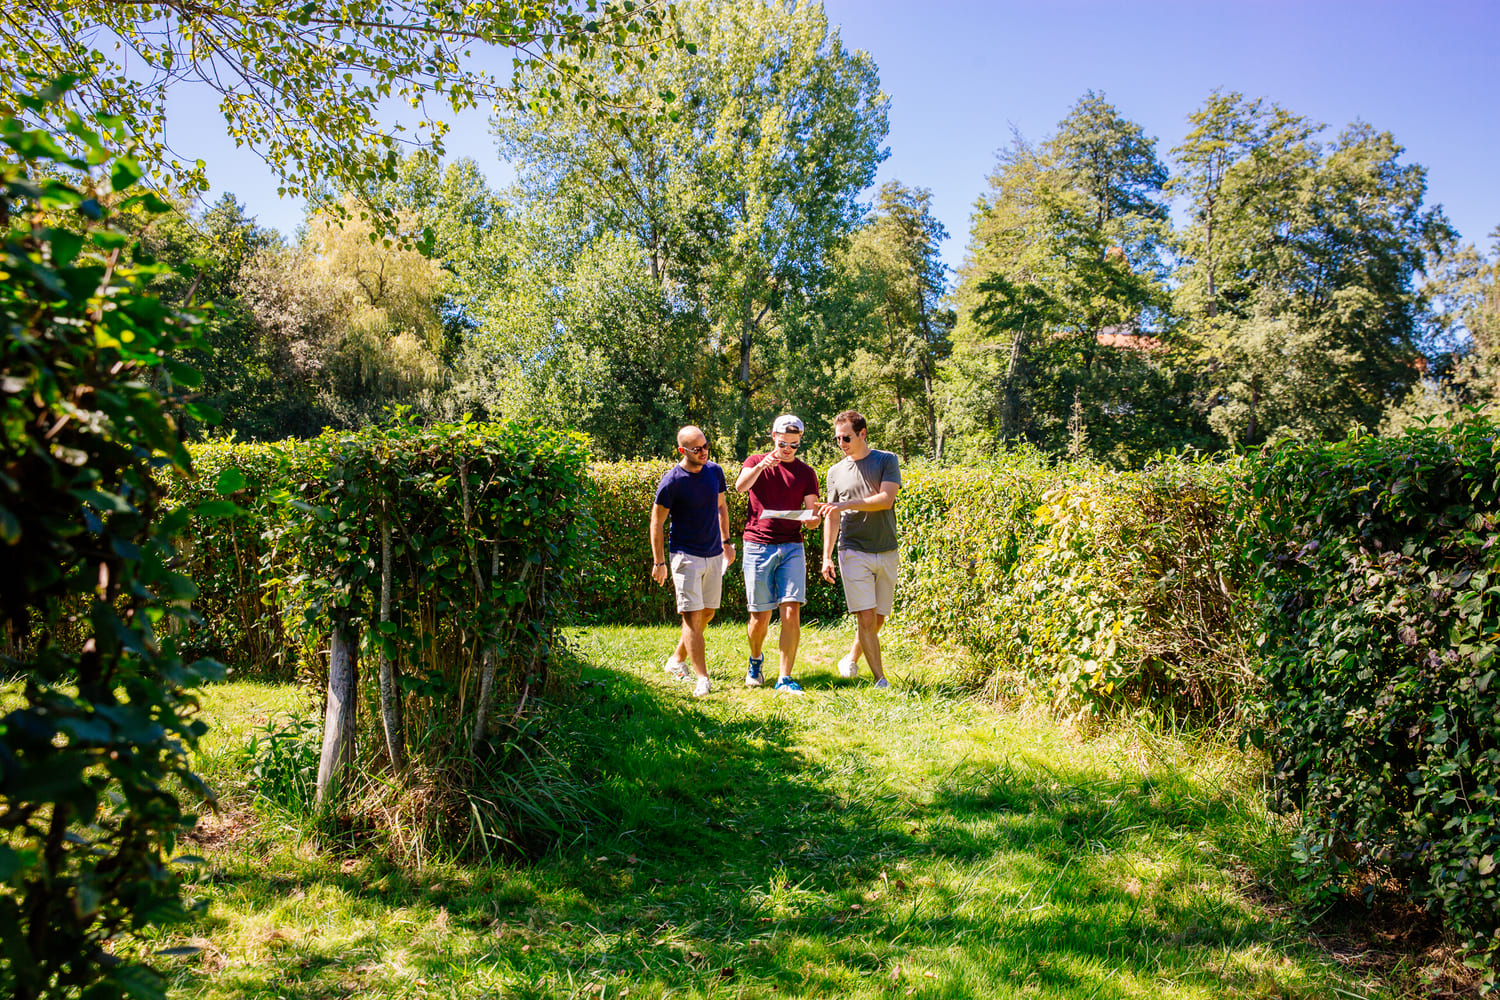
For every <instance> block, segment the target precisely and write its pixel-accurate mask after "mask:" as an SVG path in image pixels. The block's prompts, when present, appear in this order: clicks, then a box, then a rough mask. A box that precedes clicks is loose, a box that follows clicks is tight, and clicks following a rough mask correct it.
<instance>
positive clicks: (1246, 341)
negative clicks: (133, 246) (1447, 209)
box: [147, 4, 1500, 467]
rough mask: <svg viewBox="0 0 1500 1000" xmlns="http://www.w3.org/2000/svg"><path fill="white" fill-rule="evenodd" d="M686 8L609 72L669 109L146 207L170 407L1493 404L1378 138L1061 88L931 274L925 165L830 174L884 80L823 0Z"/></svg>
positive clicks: (517, 116) (1267, 431)
mask: <svg viewBox="0 0 1500 1000" xmlns="http://www.w3.org/2000/svg"><path fill="white" fill-rule="evenodd" d="M680 17H681V19H682V20H681V25H680V27H681V28H682V30H683V31H684V32H686V34H687V36H688V37H692V38H697V39H700V41H699V42H698V44H697V46H696V50H695V51H693V52H690V51H688V50H687V49H673V50H672V51H668V52H662V53H661V54H660V57H659V58H656V59H654V60H651V61H645V62H644V63H643V65H639V66H637V65H635V64H633V63H626V64H625V65H623V66H621V67H609V70H610V72H612V73H614V72H616V71H618V76H617V77H616V78H617V80H618V85H619V88H620V89H619V97H620V99H621V100H622V101H624V102H625V103H627V104H628V103H629V102H630V101H631V100H632V99H635V98H639V99H640V100H641V101H642V102H648V100H649V99H654V98H653V95H659V94H663V93H669V94H672V95H674V100H673V103H672V105H671V107H672V108H673V110H672V112H671V113H670V114H661V115H641V116H636V117H629V116H627V117H625V118H622V119H607V120H606V119H600V118H598V117H596V116H594V115H591V114H590V113H589V112H588V111H587V110H586V108H581V107H580V106H579V105H578V104H577V103H576V102H568V101H561V102H552V103H549V104H546V105H545V106H538V107H536V108H520V109H514V110H511V111H507V112H504V113H502V114H500V115H499V116H498V117H497V118H496V119H495V121H494V125H493V127H494V129H495V132H496V135H497V139H498V142H499V152H500V155H501V156H502V157H504V158H505V159H506V160H507V161H508V162H509V163H510V164H511V166H512V167H513V168H514V170H515V180H514V182H513V183H512V184H511V185H510V186H509V187H508V188H506V189H504V190H502V191H495V190H491V189H490V188H489V187H488V185H487V183H486V181H485V179H484V177H483V175H482V173H481V171H480V167H479V165H478V164H476V163H474V162H473V161H470V160H460V161H457V162H454V163H450V164H447V165H446V166H445V165H444V164H442V163H441V162H440V161H438V160H437V159H436V158H434V157H432V156H430V155H427V154H422V153H417V154H413V155H411V156H409V157H407V158H405V159H403V160H401V161H400V163H399V164H398V166H397V168H396V170H395V177H394V179H393V180H390V181H388V182H386V183H385V184H384V185H383V186H377V187H376V188H374V189H370V190H362V191H360V192H357V193H356V192H354V191H337V190H329V191H326V192H325V193H324V195H323V196H322V197H320V198H315V199H313V201H312V203H311V207H310V210H309V213H308V217H307V219H306V222H305V224H304V226H303V227H302V228H301V229H300V230H299V231H298V234H297V236H296V238H295V239H293V240H290V241H289V240H287V239H284V238H283V237H281V236H280V235H279V234H277V233H275V232H272V231H267V230H265V229H263V228H261V227H259V226H257V225H256V224H255V222H254V220H253V219H251V218H248V217H247V216H246V213H245V210H244V208H243V207H242V206H241V205H240V204H239V203H238V202H236V201H235V200H234V199H233V197H232V196H227V195H226V196H225V197H224V198H223V199H221V201H220V202H219V203H218V204H216V205H214V206H213V207H212V208H210V209H208V210H207V211H206V212H203V213H200V214H198V215H197V216H196V217H193V218H187V217H184V218H181V219H179V220H177V221H176V222H175V223H170V224H160V223H158V224H157V225H156V226H155V228H153V229H152V231H151V232H150V233H149V234H148V238H147V244H148V248H149V250H150V251H151V252H153V253H155V254H157V255H158V256H159V257H161V258H163V259H165V260H167V261H169V262H171V263H173V264H176V265H178V266H179V270H180V271H181V272H182V274H183V277H181V278H178V279H174V280H177V281H179V282H181V289H180V291H181V292H182V293H183V294H186V290H187V287H188V283H189V282H191V281H193V280H195V276H196V280H197V281H198V285H197V288H196V293H195V294H196V295H197V297H198V299H199V300H200V301H202V300H205V299H207V300H211V301H213V302H215V303H216V304H217V308H216V310H215V313H214V317H213V319H212V321H211V324H210V327H211V328H210V330H209V333H208V340H209V345H210V349H209V350H208V351H206V352H199V353H198V354H196V355H195V357H194V358H193V359H192V360H193V361H194V363H195V364H196V365H197V367H199V368H201V369H202V370H203V371H204V373H205V380H204V385H203V400H204V401H205V402H207V403H209V404H211V405H213V406H214V407H216V408H217V409H218V410H220V411H221V412H222V413H223V415H224V421H223V423H221V424H220V425H219V426H218V427H217V428H214V427H210V426H208V425H199V426H197V427H195V432H196V433H199V434H202V435H222V434H225V433H228V432H233V433H235V434H238V435H239V436H240V437H242V438H249V439H261V440H267V439H278V438H282V437H285V436H287V435H296V436H311V435H314V434H316V433H317V432H319V431H321V430H322V429H323V428H324V427H325V426H332V427H336V428H354V427H358V426H363V425H365V424H367V423H368V422H370V421H371V419H373V418H374V417H376V416H377V415H378V414H379V413H380V412H381V410H382V409H383V408H384V407H386V406H388V405H390V404H393V403H402V404H407V405H410V406H412V407H414V408H415V410H416V412H417V413H418V414H419V415H420V414H426V415H428V416H430V417H432V418H439V417H453V416H455V415H457V414H459V413H462V412H473V413H475V414H477V415H479V416H481V417H489V418H495V419H498V418H509V417H535V418H540V419H541V420H543V421H545V422H546V423H548V424H551V425H554V426H572V427H577V428H580V429H582V430H584V431H586V432H588V433H589V434H590V436H591V438H592V440H593V445H594V449H595V453H596V454H597V455H598V456H599V457H602V458H611V459H613V458H630V457H642V456H647V455H655V454H662V453H663V449H664V448H666V447H668V445H669V442H670V440H671V434H672V432H673V431H674V430H675V428H676V427H678V426H679V425H681V424H684V423H689V422H692V423H697V424H700V425H701V426H703V427H704V428H705V430H706V431H707V432H708V434H709V437H710V440H711V441H712V442H713V443H714V444H715V445H716V446H717V447H718V449H719V450H720V451H721V452H728V451H733V452H734V453H735V454H736V455H743V454H745V453H747V452H748V450H749V448H750V447H751V445H752V444H753V443H754V442H755V441H756V440H758V439H759V438H760V437H762V436H763V433H764V428H765V427H766V426H767V424H768V418H769V417H770V416H771V415H773V414H775V413H778V412H782V411H786V410H791V411H794V412H797V413H799V414H800V415H802V416H803V418H804V419H806V420H809V421H810V422H811V424H812V426H813V427H817V426H818V424H819V422H820V421H826V420H827V418H828V417H830V416H831V415H832V414H834V413H836V412H837V411H839V410H841V409H843V408H846V407H850V406H853V407H857V408H859V409H861V410H862V411H864V412H865V413H866V414H867V415H868V416H869V417H870V419H871V423H872V426H873V428H874V435H873V439H874V440H876V441H877V442H878V443H879V444H881V445H882V446H884V447H888V448H892V449H894V450H896V451H899V452H900V453H902V454H903V455H904V456H906V457H908V458H914V457H917V456H925V457H928V458H932V459H936V460H939V461H943V462H952V461H966V460H972V459H975V458H979V457H984V456H989V455H993V454H995V453H996V452H997V451H999V450H1001V449H1002V447H1003V446H1005V445H1007V444H1010V443H1019V442H1027V443H1030V444H1031V445H1033V446H1035V447H1036V448H1038V449H1040V450H1041V451H1043V452H1044V453H1047V454H1051V455H1068V456H1071V457H1077V458H1091V459H1095V460H1101V461H1106V462H1108V463H1111V464H1113V465H1116V466H1121V467H1134V466H1137V465H1139V464H1140V463H1141V462H1142V461H1143V460H1145V459H1147V458H1149V457H1150V456H1151V455H1153V454H1155V453H1156V452H1158V451H1162V450H1168V449H1179V448H1183V447H1192V448H1196V449H1199V450H1202V451H1220V450H1240V449H1243V448H1245V447H1248V446H1255V445H1258V444H1261V443H1263V442H1266V441H1268V440H1272V439H1275V438H1277V437H1279V436H1284V435H1289V434H1290V435H1296V436H1299V437H1303V438H1313V439H1324V440H1336V439H1340V438H1342V437H1344V436H1345V435H1347V434H1348V433H1350V432H1351V431H1352V430H1354V429H1355V428H1361V429H1364V430H1367V431H1380V430H1381V429H1391V428H1399V427H1402V426H1405V425H1407V424H1409V423H1411V422H1413V421H1414V420H1416V419H1419V418H1422V417H1425V416H1439V417H1441V418H1443V419H1445V420H1446V419H1447V418H1448V416H1450V415H1451V414H1453V413H1454V412H1456V411H1457V410H1458V409H1459V407H1460V406H1461V405H1462V404H1466V403H1472V404H1487V403H1489V402H1490V401H1491V400H1492V399H1494V398H1495V396H1496V392H1497V388H1496V380H1495V376H1494V374H1493V372H1494V360H1495V357H1496V352H1497V350H1500V282H1497V275H1500V256H1497V255H1496V254H1495V253H1494V252H1489V253H1486V252H1481V251H1477V250H1475V249H1474V248H1473V247H1472V246H1470V245H1464V244H1461V243H1460V241H1459V238H1458V234H1456V233H1455V232H1454V230H1453V229H1452V227H1451V226H1450V225H1449V224H1448V222H1447V221H1446V219H1445V218H1444V216H1443V214H1442V211H1441V209H1440V208H1438V207H1433V206H1428V205H1427V204H1426V203H1425V196H1426V175H1425V170H1424V169H1423V167H1421V166H1420V165H1418V164H1414V163H1410V162H1407V161H1406V159H1405V158H1404V150H1403V149H1402V147H1401V146H1400V145H1399V144H1398V143H1397V141H1396V139H1395V138H1394V137H1393V136H1391V135H1390V134H1389V133H1385V132H1381V131H1379V130H1378V129H1377V128H1375V127H1372V126H1370V125H1367V124H1364V123H1359V122H1357V123H1355V124H1352V125H1350V126H1348V127H1347V128H1345V129H1343V130H1342V131H1339V132H1336V133H1334V132H1331V131H1329V130H1328V129H1326V128H1325V127H1324V126H1323V125H1320V124H1318V123H1315V122H1312V121H1310V120H1308V119H1307V118H1304V117H1302V116H1300V115H1298V114H1296V113H1294V112H1293V111H1290V110H1288V109H1285V108H1282V107H1280V106H1279V105H1276V104H1275V103H1273V102H1271V101H1270V100H1268V99H1260V98H1248V97H1245V96H1243V95H1240V94H1236V93H1225V92H1217V91H1216V92H1214V93H1212V94H1210V95H1208V97H1207V99H1206V100H1205V102H1204V103H1203V105H1202V106H1201V107H1199V108H1197V109H1196V110H1191V111H1188V110H1187V109H1185V114H1187V117H1188V119H1189V122H1190V126H1191V128H1190V131H1189V132H1188V133H1187V135H1186V137H1185V138H1184V139H1183V141H1182V143H1181V144H1180V145H1178V146H1176V147H1174V148H1172V149H1170V150H1162V149H1160V148H1159V147H1158V144H1157V142H1156V140H1155V139H1154V138H1153V137H1151V136H1148V135H1146V134H1145V132H1144V131H1143V130H1142V128H1141V126H1140V125H1138V124H1136V123H1134V122H1132V121H1131V120H1130V119H1129V118H1128V117H1127V113H1128V109H1125V110H1124V111H1122V110H1121V109H1117V108H1116V107H1115V106H1114V105H1113V104H1111V103H1110V102H1109V101H1108V100H1107V99H1106V97H1105V96H1104V95H1102V94H1099V93H1095V92H1093V91H1090V92H1088V93H1086V94H1084V95H1083V97H1081V98H1080V99H1079V101H1078V102H1077V103H1076V104H1075V105H1074V106H1073V108H1072V109H1071V110H1070V111H1069V112H1068V114H1067V115H1066V117H1064V118H1063V119H1062V120H1061V121H1060V122H1059V123H1058V124H1057V127H1056V129H1055V130H1054V131H1053V133H1052V134H1050V135H1047V136H1043V137H1039V138H1034V139H1028V138H1023V137H1021V136H1016V137H1014V138H1012V139H1011V141H1010V142H1009V144H1008V145H1006V146H1005V148H1004V150H1003V151H1002V152H1001V154H1000V155H999V157H998V160H997V163H996V165H995V169H994V171H993V172H992V174H991V175H990V177H989V183H988V187H987V188H986V189H985V190H984V191H982V192H979V193H978V195H977V200H976V202H975V210H974V214H973V216H972V221H971V225H970V231H969V233H968V244H967V247H968V248H967V252H966V255H965V258H964V262H963V264H962V265H961V266H960V267H959V268H958V269H957V271H956V273H949V272H948V271H947V269H945V268H944V266H943V265H942V264H941V261H940V257H939V251H940V246H941V244H942V242H943V240H945V239H946V238H947V237H948V235H949V234H947V233H946V232H945V231H944V229H943V227H942V225H941V224H940V223H939V222H938V221H937V220H936V219H935V218H934V217H933V215H932V213H931V204H930V201H931V199H930V193H929V192H928V191H927V190H925V189H923V188H921V187H913V186H907V185H904V184H901V183H898V182H894V181H893V182H890V183H887V184H885V185H884V186H882V187H881V188H880V189H879V190H878V191H877V192H876V193H875V194H874V196H873V203H866V202H865V201H863V200H862V199H864V198H867V197H869V194H868V188H869V185H870V184H871V182H872V180H873V178H874V176H875V170H876V167H877V166H878V164H879V163H880V161H881V160H882V159H883V158H884V155H885V151H884V148H883V143H884V141H885V138H886V135H887V122H886V113H887V106H888V99H887V98H886V97H885V96H884V95H882V93H881V91H880V86H879V79H878V75H877V68H876V66H875V65H874V63H873V61H872V60H871V59H870V57H869V56H868V55H866V54H864V53H861V52H851V51H849V50H846V49H845V48H844V47H843V46H842V44H841V42H840V41H839V37H838V33H837V31H836V30H833V29H831V28H830V26H829V25H828V23H827V21H826V18H825V16H824V14H823V13H822V11H821V10H820V9H819V8H818V7H816V6H815V5H812V6H798V7H796V8H795V9H793V8H792V7H791V6H790V5H788V4H770V5H759V4H694V5H684V8H683V9H682V10H681V11H680ZM600 58H601V59H603V58H604V57H603V56H600ZM601 68H603V67H601ZM1004 139H1005V137H1003V136H997V137H996V141H997V143H999V142H1003V141H1004ZM369 206H373V207H375V208H377V209H379V210H380V211H379V212H378V213H376V214H375V215H371V216H370V219H364V218H363V217H362V213H364V212H365V210H366V209H367V208H368V207H369ZM382 213H383V214H382ZM381 217H384V218H395V219H397V220H399V229H400V233H399V234H398V235H397V236H396V237H394V238H391V237H383V236H382V235H381V234H382V232H383V230H381V229H379V228H378V227H376V225H375V223H374V222H373V221H371V220H372V219H375V218H381ZM340 223H342V224H340ZM418 247H421V249H422V250H424V251H426V254H427V255H425V256H424V254H423V253H422V252H419V250H418Z"/></svg>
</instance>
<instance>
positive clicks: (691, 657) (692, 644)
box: [678, 608, 714, 677]
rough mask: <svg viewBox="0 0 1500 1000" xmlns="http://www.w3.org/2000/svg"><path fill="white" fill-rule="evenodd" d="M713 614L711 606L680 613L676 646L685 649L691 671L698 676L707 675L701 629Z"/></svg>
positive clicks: (706, 657)
mask: <svg viewBox="0 0 1500 1000" xmlns="http://www.w3.org/2000/svg"><path fill="white" fill-rule="evenodd" d="M713 614H714V612H713V609H712V608H704V609H703V610H701V611H684V612H683V613H682V638H681V639H680V640H678V648H679V649H684V648H685V649H686V650H687V659H688V661H689V662H691V663H692V665H693V673H695V674H697V675H698V676H699V677H707V676H708V655H707V653H706V651H705V650H704V646H703V629H704V627H705V626H706V625H708V622H709V619H711V618H712V617H713Z"/></svg>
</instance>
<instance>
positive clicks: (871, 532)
mask: <svg viewBox="0 0 1500 1000" xmlns="http://www.w3.org/2000/svg"><path fill="white" fill-rule="evenodd" d="M833 429H834V439H835V440H836V441H837V442H838V446H839V449H840V450H841V451H843V453H844V458H843V460H842V461H840V462H838V463H836V464H835V465H834V466H833V467H832V468H831V469H829V470H828V477H827V480H826V481H827V483H828V502H827V503H825V504H821V505H819V507H818V513H819V514H821V515H823V517H824V518H825V522H824V529H823V579H825V580H827V581H828V582H829V583H832V582H833V581H834V579H835V577H836V576H837V575H839V574H842V575H843V578H844V602H845V603H846V604H847V605H848V608H849V613H850V614H852V615H854V616H855V621H856V623H857V631H856V634H855V638H854V644H853V645H852V646H851V647H850V649H849V655H847V656H845V657H844V658H843V659H842V660H840V661H839V674H840V676H842V677H853V676H855V674H857V673H858V672H859V657H860V654H863V655H864V658H865V660H866V661H867V662H868V663H869V664H870V673H871V675H872V676H874V678H875V686H876V687H880V688H884V687H889V686H890V685H889V684H888V683H887V682H886V679H885V668H884V665H883V664H882V662H881V659H880V628H881V626H882V625H884V624H885V620H886V618H888V617H890V613H891V607H892V605H893V603H894V601H895V596H896V573H897V570H898V569H899V568H900V562H901V552H900V548H899V545H898V542H897V539H896V511H895V505H896V495H897V494H898V493H900V492H901V463H900V460H899V459H897V458H896V456H895V455H894V454H892V453H891V452H888V451H879V450H877V449H874V448H871V447H870V445H869V442H868V441H867V440H866V433H867V429H866V427H865V418H864V416H863V415H862V414H860V413H859V412H858V411H856V410H845V411H844V412H843V413H840V414H839V415H838V416H836V417H834V418H833ZM835 543H837V545H838V567H837V569H836V570H835V567H834V561H833V549H834V545H835Z"/></svg>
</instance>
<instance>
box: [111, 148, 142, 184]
mask: <svg viewBox="0 0 1500 1000" xmlns="http://www.w3.org/2000/svg"><path fill="white" fill-rule="evenodd" d="M140 179H141V168H140V165H139V164H137V163H136V162H135V161H134V160H132V159H130V158H129V157H127V156H120V157H116V158H115V162H114V165H113V166H112V167H111V168H110V172H109V186H110V189H111V190H113V191H116V192H119V191H124V190H125V189H126V188H128V187H131V186H132V185H134V184H135V183H136V182H137V181H139V180H140Z"/></svg>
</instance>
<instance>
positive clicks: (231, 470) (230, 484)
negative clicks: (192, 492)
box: [210, 466, 250, 516]
mask: <svg viewBox="0 0 1500 1000" xmlns="http://www.w3.org/2000/svg"><path fill="white" fill-rule="evenodd" d="M249 485H250V482H249V480H247V479H246V478H245V474H244V473H243V472H241V471H240V470H239V469H236V468H235V467H234V466H229V467H228V468H226V469H224V470H222V471H221V472H220V473H219V478H218V481H217V482H216V483H215V484H214V490H215V491H216V492H217V493H218V494H219V495H220V496H228V495H229V494H231V493H234V492H236V491H238V490H242V489H244V488H245V487H246V486H249ZM236 510H238V508H236ZM210 516H211V515H210Z"/></svg>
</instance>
